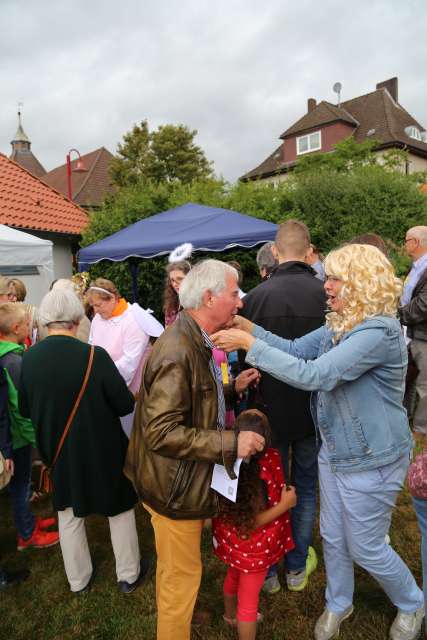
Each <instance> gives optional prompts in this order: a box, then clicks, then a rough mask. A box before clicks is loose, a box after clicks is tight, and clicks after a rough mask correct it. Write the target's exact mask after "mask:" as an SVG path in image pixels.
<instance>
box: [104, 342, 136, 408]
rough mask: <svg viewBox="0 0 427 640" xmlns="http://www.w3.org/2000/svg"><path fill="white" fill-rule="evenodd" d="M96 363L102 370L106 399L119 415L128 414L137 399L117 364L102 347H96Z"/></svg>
mask: <svg viewBox="0 0 427 640" xmlns="http://www.w3.org/2000/svg"><path fill="white" fill-rule="evenodd" d="M95 358H96V360H95V364H97V365H98V366H97V370H99V371H100V372H102V374H101V375H102V376H103V381H102V386H103V390H104V395H105V399H106V401H107V402H108V404H109V405H110V407H111V408H112V409H113V412H114V413H115V414H116V415H117V416H126V415H128V414H129V413H131V412H132V411H133V408H134V405H135V400H134V397H133V394H132V393H131V392H130V391H129V389H128V388H127V386H126V382H125V381H124V379H123V377H122V376H121V374H120V373H119V371H118V369H117V367H116V365H115V364H114V362H113V361H112V359H111V358H110V356H109V355H108V353H107V352H106V351H105V349H103V348H102V347H95Z"/></svg>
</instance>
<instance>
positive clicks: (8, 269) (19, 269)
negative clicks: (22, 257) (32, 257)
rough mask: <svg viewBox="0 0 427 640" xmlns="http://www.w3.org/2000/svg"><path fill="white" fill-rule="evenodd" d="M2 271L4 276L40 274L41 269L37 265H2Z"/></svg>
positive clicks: (0, 270) (0, 271) (0, 269)
mask: <svg viewBox="0 0 427 640" xmlns="http://www.w3.org/2000/svg"><path fill="white" fill-rule="evenodd" d="M0 273H1V274H2V276H38V275H39V273H40V271H39V270H38V268H37V267H36V266H35V265H34V266H31V265H29V266H28V265H14V266H10V265H7V266H6V265H4V266H3V265H0Z"/></svg>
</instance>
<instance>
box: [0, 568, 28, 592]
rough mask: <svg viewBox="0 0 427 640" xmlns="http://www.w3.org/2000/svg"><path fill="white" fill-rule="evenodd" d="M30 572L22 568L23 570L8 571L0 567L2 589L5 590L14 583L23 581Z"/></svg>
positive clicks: (0, 589)
mask: <svg viewBox="0 0 427 640" xmlns="http://www.w3.org/2000/svg"><path fill="white" fill-rule="evenodd" d="M29 575H30V572H29V571H28V569H22V570H21V571H6V570H5V569H0V591H5V590H6V589H8V588H9V587H12V586H13V585H14V584H18V583H19V582H23V581H24V580H26V579H27V578H28V576H29Z"/></svg>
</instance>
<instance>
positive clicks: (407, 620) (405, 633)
mask: <svg viewBox="0 0 427 640" xmlns="http://www.w3.org/2000/svg"><path fill="white" fill-rule="evenodd" d="M424 615H425V610H424V605H422V606H421V607H420V608H419V609H417V610H416V611H415V613H405V612H404V611H400V609H399V610H398V613H397V616H396V617H395V619H394V621H393V624H392V625H391V627H390V638H391V640H415V638H418V636H419V634H420V631H421V626H422V624H423V619H424Z"/></svg>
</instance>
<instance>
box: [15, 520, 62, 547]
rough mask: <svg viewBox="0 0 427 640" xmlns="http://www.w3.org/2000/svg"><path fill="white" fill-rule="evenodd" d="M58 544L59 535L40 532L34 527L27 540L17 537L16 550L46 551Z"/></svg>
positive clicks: (53, 532)
mask: <svg viewBox="0 0 427 640" xmlns="http://www.w3.org/2000/svg"><path fill="white" fill-rule="evenodd" d="M58 542H59V533H58V532H57V531H42V530H41V529H39V528H38V527H37V525H36V526H35V527H34V531H33V533H32V535H31V536H30V537H29V538H28V540H24V538H21V537H20V536H18V547H17V548H18V551H23V550H24V549H46V548H47V547H53V545H55V544H58Z"/></svg>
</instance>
